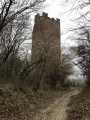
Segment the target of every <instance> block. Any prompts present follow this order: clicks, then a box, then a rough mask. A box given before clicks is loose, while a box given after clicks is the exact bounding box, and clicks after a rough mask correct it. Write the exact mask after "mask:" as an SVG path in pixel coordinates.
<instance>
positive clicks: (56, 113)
mask: <svg viewBox="0 0 90 120" xmlns="http://www.w3.org/2000/svg"><path fill="white" fill-rule="evenodd" d="M78 93H79V91H78V90H75V91H72V92H70V93H67V94H64V95H63V96H62V97H60V98H57V99H56V100H55V101H54V102H53V103H52V104H49V106H48V107H47V108H46V109H43V110H41V111H40V113H38V114H36V115H35V117H34V118H33V119H32V120H66V118H67V112H66V111H67V110H68V109H69V107H67V105H68V104H69V102H70V97H71V96H73V95H76V94H78Z"/></svg>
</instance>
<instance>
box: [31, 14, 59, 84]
mask: <svg viewBox="0 0 90 120" xmlns="http://www.w3.org/2000/svg"><path fill="white" fill-rule="evenodd" d="M38 60H41V61H40V62H41V63H40V65H39V67H37V68H36V69H38V70H36V71H35V73H36V74H38V76H39V78H38V79H39V81H40V82H41V81H42V82H44V83H45V81H46V83H48V81H49V79H50V77H49V76H50V71H49V70H50V69H54V68H53V67H54V64H56V63H57V61H60V20H59V19H57V20H55V19H54V18H49V17H48V14H46V13H43V14H42V15H41V16H40V15H39V14H37V15H36V16H35V24H34V28H33V33H32V56H31V61H32V62H37V61H38ZM55 62H56V63H55ZM59 63H60V62H59ZM37 71H39V73H37ZM42 71H43V73H42ZM35 73H34V75H35ZM40 74H42V75H41V77H40ZM40 79H42V80H40ZM44 85H45V84H44ZM47 86H48V85H47Z"/></svg>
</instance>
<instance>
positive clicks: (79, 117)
mask: <svg viewBox="0 0 90 120" xmlns="http://www.w3.org/2000/svg"><path fill="white" fill-rule="evenodd" d="M70 106H71V108H72V109H71V110H69V112H68V113H69V116H68V120H90V88H87V89H84V90H83V91H82V92H81V93H80V94H79V95H77V96H73V97H72V98H71V103H70Z"/></svg>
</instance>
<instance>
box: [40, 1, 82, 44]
mask: <svg viewBox="0 0 90 120" xmlns="http://www.w3.org/2000/svg"><path fill="white" fill-rule="evenodd" d="M76 1H77V0H70V2H68V4H67V3H66V2H65V0H47V2H46V4H47V7H46V8H45V9H44V11H45V12H46V13H48V16H49V17H51V18H59V19H60V24H61V25H60V26H61V42H62V45H63V44H64V45H66V46H72V45H73V44H75V43H74V42H73V41H69V40H67V36H68V35H70V33H67V31H68V29H69V28H71V27H74V26H75V24H74V22H72V20H74V18H75V17H76V16H78V13H77V12H76V11H75V12H73V13H72V12H70V11H69V10H70V9H72V8H73V7H76V6H77V5H78V4H81V3H77V2H76ZM42 11H43V10H42ZM67 11H68V12H67ZM66 33H67V34H66Z"/></svg>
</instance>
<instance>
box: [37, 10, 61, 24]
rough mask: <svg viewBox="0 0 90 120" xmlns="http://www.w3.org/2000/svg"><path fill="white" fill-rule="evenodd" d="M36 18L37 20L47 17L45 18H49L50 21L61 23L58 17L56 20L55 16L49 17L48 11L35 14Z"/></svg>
mask: <svg viewBox="0 0 90 120" xmlns="http://www.w3.org/2000/svg"><path fill="white" fill-rule="evenodd" d="M35 19H36V20H40V19H45V20H48V21H50V22H53V23H58V24H60V19H58V18H57V19H56V20H55V19H54V18H50V17H48V13H45V12H43V13H42V15H40V14H37V15H36V16H35ZM36 20H35V21H36Z"/></svg>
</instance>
